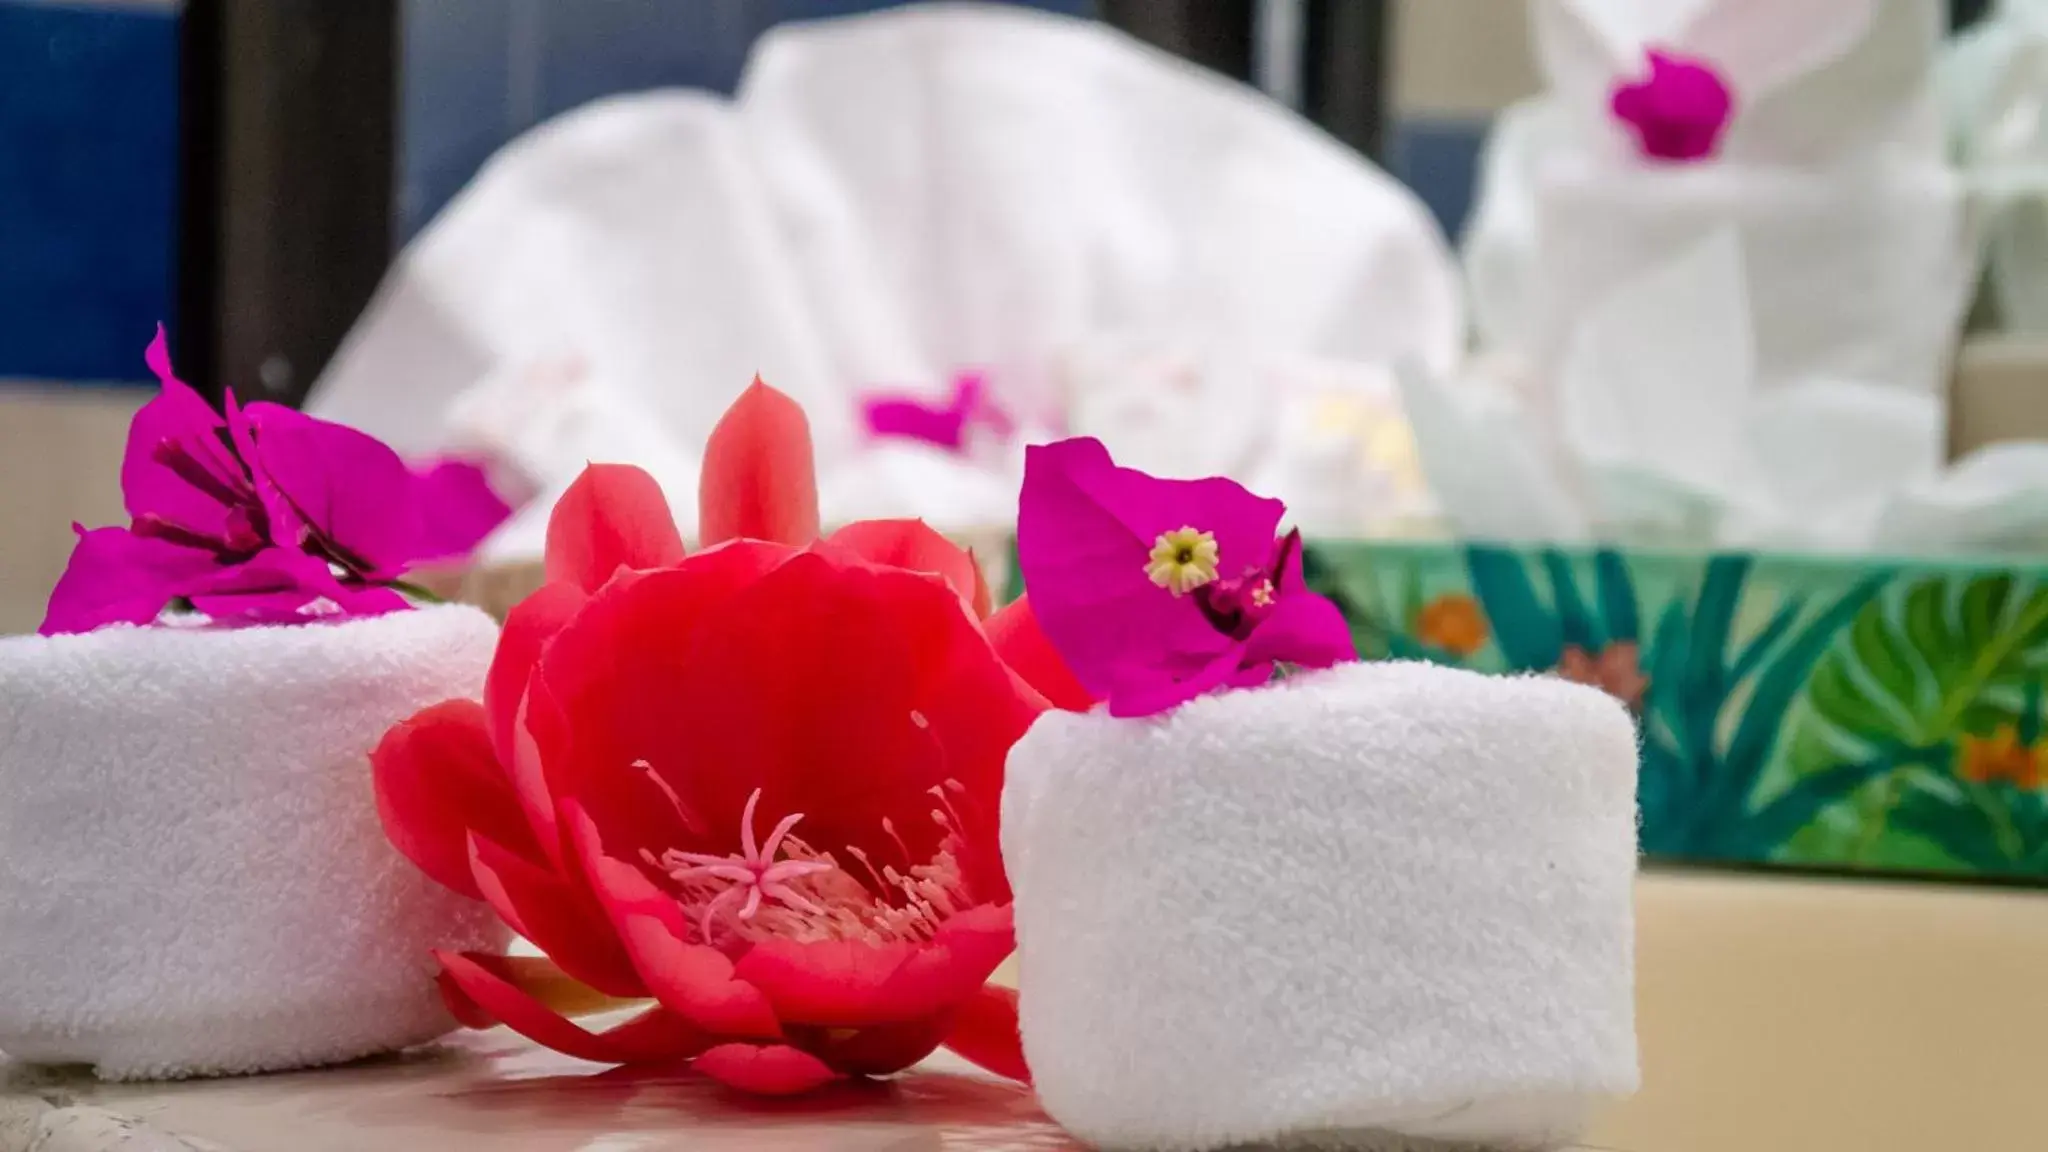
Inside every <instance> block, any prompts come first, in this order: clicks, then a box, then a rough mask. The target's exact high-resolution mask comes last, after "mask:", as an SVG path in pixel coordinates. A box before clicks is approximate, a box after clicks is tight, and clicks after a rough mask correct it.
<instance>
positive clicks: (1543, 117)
mask: <svg viewBox="0 0 2048 1152" xmlns="http://www.w3.org/2000/svg"><path fill="white" fill-rule="evenodd" d="M1530 7H1531V12H1532V15H1533V17H1534V27H1535V30H1536V37H1537V42H1538V54H1539V56H1540V57H1541V59H1542V62H1543V65H1544V69H1545V72H1546V75H1547V77H1548V80H1549V84H1550V89H1549V91H1548V92H1546V93H1545V94H1543V95H1541V96H1539V97H1536V98H1535V99H1533V100H1531V101H1529V102H1527V103H1525V104H1524V105H1522V106H1520V107H1518V108H1516V109H1514V110H1513V111H1512V112H1511V113H1510V114H1509V115H1508V116H1506V117H1504V118H1503V119H1502V121H1501V123H1500V125H1499V126H1498V128H1497V132H1496V135H1495V137H1494V139H1493V140H1492V142H1491V146H1490V152H1489V155H1488V157H1487V159H1486V163H1485V177H1484V183H1483V188H1482V190H1481V192H1482V202H1481V206H1480V209H1479V212H1478V216H1477V218H1476V220H1475V222H1474V224H1473V226H1472V228H1471V231H1470V232H1469V233H1468V235H1467V237H1466V246H1465V260H1466V270H1467V274H1468V277H1469V280H1470V284H1471V289H1472V297H1473V302H1474V311H1475V316H1476V318H1477V320H1478V324H1479V327H1480V330H1481V333H1482V335H1483V337H1484V341H1485V345H1486V348H1487V353H1488V354H1487V355H1486V356H1484V357H1481V358H1479V359H1476V360H1474V361H1472V362H1471V363H1469V364H1468V365H1467V366H1466V367H1465V369H1464V370H1462V371H1461V372H1460V373H1457V374H1456V375H1455V376H1451V377H1447V376H1445V375H1443V374H1432V373H1430V372H1428V371H1425V370H1421V369H1419V368H1417V369H1413V370H1411V371H1409V372H1407V373H1406V374H1405V376H1404V385H1405V388H1404V392H1405V396H1406V400H1407V403H1408V407H1409V412H1410V415H1411V417H1412V419H1413V420H1414V422H1415V434H1416V438H1417V441H1418V443H1419V445H1420V450H1421V455H1422V460H1423V466H1424V471H1425V472H1427V474H1428V475H1429V477H1430V479H1431V481H1432V482H1433V483H1434V484H1435V486H1436V488H1437V495H1438V497H1439V499H1440V500H1441V501H1442V503H1443V505H1444V507H1445V511H1446V513H1447V515H1448V517H1449V518H1450V519H1451V521H1452V522H1453V523H1454V524H1455V525H1456V527H1457V528H1458V529H1459V530H1460V531H1461V532H1463V533H1465V534H1467V535H1472V536H1485V537H1495V538H1509V539H1529V538H1539V539H1541V538H1547V539H1560V540H1574V539H1585V538H1588V537H1601V538H1606V539H1618V540H1622V541H1634V542H1653V543H1678V544H1688V545H1703V544H1719V545H1724V546H1733V547H1747V546H1760V545H1775V546H1783V547H1795V548H1809V547H1819V548H1861V547H1875V546H1900V547H1918V546H1932V545H1933V543H1934V542H1933V541H1931V540H1926V539H1910V540H1901V539H1899V538H1897V536H1896V535H1895V533H1896V531H1897V530H1898V529H1899V528H1900V526H1902V525H1904V524H1907V523H1920V522H1923V521H1915V520H1913V518H1910V517H1908V518H1906V519H1903V520H1902V519H1901V518H1900V517H1898V516H1897V515H1894V514H1893V510H1894V509H1895V507H1896V506H1897V505H1899V504H1900V503H1901V502H1905V503H1911V502H1912V501H1915V500H1919V499H1921V498H1922V497H1924V496H1925V495H1926V492H1927V491H1928V490H1929V488H1930V486H1939V485H1940V484H1941V482H1942V481H1941V475H1940V469H1941V463H1942V459H1943V453H1944V449H1945V427H1944V408H1945V398H1946V390H1947V376H1948V370H1949V363H1950V356H1951V352H1952V347H1953V344H1954V341H1955V338H1956V331H1957V328H1958V325H1959V322H1960V317H1961V313H1962V310H1963V306H1964V303H1965V301H1966V299H1967V296H1968V293H1969V291H1970V289H1971V288H1972V287H1973V286H1974V273H1975V267H1976V265H1975V246H1974V242H1973V240H1972V237H1971V234H1970V227H1969V221H1968V219H1967V216H1966V212H1965V207H1966V205H1965V200H1964V193H1963V186H1962V182H1961V180H1960V179H1959V178H1958V176H1957V174H1956V173H1955V172H1954V171H1953V170H1952V169H1951V167H1950V166H1949V164H1948V162H1947V158H1946V155H1945V152H1944V145H1943V137H1942V132H1941V117H1940V106H1939V103H1938V102H1937V100H1936V95H1935V90H1934V86H1933V83H1932V76H1933V65H1934V62H1935V59H1936V53H1937V49H1938V47H1939V45H1940V43H1941V33H1942V29H1943V26H1944V25H1943V21H1944V14H1943V8H1942V5H1940V4H1939V3H1937V2H1936V0H1800V2H1799V3H1785V2H1784V0H1627V2H1622V0H1530ZM1653 46H1654V47H1657V48H1659V49H1661V50H1664V51H1668V52H1673V53H1677V54H1682V55H1685V56H1688V57H1690V58H1692V59H1696V60H1699V61H1703V62H1704V63H1705V64H1706V65H1708V66H1711V67H1712V68H1714V69H1715V70H1717V72H1718V74H1719V75H1720V76H1721V77H1724V78H1725V81H1726V84H1727V87H1728V88H1729V89H1730V90H1731V91H1732V94H1733V97H1734V108H1733V115H1732V120H1730V122H1729V123H1728V125H1727V129H1726V133H1725V136H1723V138H1722V140H1721V144H1720V147H1719V148H1718V150H1717V151H1716V153H1715V154H1713V155H1708V156H1704V157H1701V158H1698V159H1696V160H1692V161H1672V160H1659V159H1655V158H1652V157H1649V156H1646V155H1643V154H1641V153H1639V152H1638V151H1637V150H1636V149H1635V148H1634V147H1632V144H1631V141H1630V139H1629V137H1628V135H1627V133H1626V132H1625V131H1624V127H1623V125H1622V124H1621V123H1619V122H1618V120H1617V118H1616V116H1615V115H1614V113H1613V112H1611V111H1610V109H1609V106H1608V103H1607V101H1608V97H1609V94H1610V93H1611V92H1612V91H1614V89H1615V88H1616V86H1617V85H1619V84H1623V83H1627V82H1629V81H1631V80H1632V79H1633V78H1634V77H1636V76H1637V75H1638V74H1639V73H1641V72H1642V71H1643V69H1644V58H1645V56H1646V55H1647V53H1648V51H1649V50H1650V48H1651V47H1653Z"/></svg>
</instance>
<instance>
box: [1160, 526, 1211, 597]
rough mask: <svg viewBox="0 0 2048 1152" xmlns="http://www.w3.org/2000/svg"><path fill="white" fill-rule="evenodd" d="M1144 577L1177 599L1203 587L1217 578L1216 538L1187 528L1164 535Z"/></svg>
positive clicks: (1161, 535)
mask: <svg viewBox="0 0 2048 1152" xmlns="http://www.w3.org/2000/svg"><path fill="white" fill-rule="evenodd" d="M1145 575H1147V576H1149V577H1151V578H1152V582H1153V583H1154V584H1157V585H1159V586H1160V587H1161V588H1164V589H1166V590H1167V591H1169V592H1171V593H1173V594H1174V595H1175V596H1182V595H1185V594H1187V593H1189V592H1192V591H1194V590H1195V589H1197V588H1200V587H1201V586H1202V585H1204V584H1207V583H1209V582H1210V581H1212V580H1214V579H1216V537H1214V536H1212V535H1210V534H1209V533H1207V532H1198V531H1196V530H1195V529H1194V528H1192V527H1187V526H1183V527H1180V528H1176V529H1174V530H1173V531H1171V532H1163V533H1161V534H1160V536H1159V539H1157V540H1155V541H1153V543H1152V557H1151V560H1150V562H1149V563H1147V564H1146V565H1145Z"/></svg>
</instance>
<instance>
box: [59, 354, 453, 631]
mask: <svg viewBox="0 0 2048 1152" xmlns="http://www.w3.org/2000/svg"><path fill="white" fill-rule="evenodd" d="M147 359H148V363H149V367H150V370H151V371H152V372H154V373H155V374H156V377H157V380H158V381H159V383H160V384H161V386H162V389H161V391H160V392H159V393H158V394H157V396H156V398H155V399H153V400H151V401H150V402H149V403H147V404H145V405H143V406H142V409H141V410H140V411H139V412H137V413H136V415H135V419H134V421H133V422H132V423H131V424H130V425H129V428H128V447H127V453H126V455H125V457H124V458H123V460H122V463H121V492H122V496H123V498H124V501H125V503H126V506H127V510H128V515H129V525H128V527H126V528H100V529H95V530H92V531H87V530H85V529H84V528H78V529H77V531H78V533H79V542H78V546H77V547H76V548H75V549H74V550H73V551H72V554H71V561H70V564H69V565H68V566H67V568H66V569H65V572H64V575H63V577H62V578H61V579H60V580H59V581H58V582H57V587H56V589H55V591H53V592H52V593H51V595H50V604H49V610H48V613H47V614H46V616H45V618H44V620H43V625H42V628H41V631H42V632H43V634H45V635H50V634H54V633H60V632H85V631H90V630H92V629H94V628H98V627H100V626H102V625H106V624H116V623H130V624H147V623H150V622H151V621H154V620H155V619H157V617H158V616H159V615H161V614H162V613H163V611H164V610H165V609H166V608H167V607H170V606H171V605H173V604H175V603H177V602H179V601H184V602H187V603H189V604H190V605H191V606H192V607H193V609H195V610H196V611H198V612H201V613H203V614H205V615H207V616H209V617H211V618H213V619H214V620H216V621H218V622H221V623H229V624H236V623H276V622H282V621H290V620H295V619H302V618H303V617H304V615H305V612H306V610H307V609H308V608H310V607H314V606H316V605H319V606H322V607H323V608H324V609H325V610H326V611H328V612H338V613H341V614H347V615H371V614H375V613H380V612H389V611H394V610H396V609H400V608H404V607H405V606H406V603H407V602H406V600H405V598H404V597H403V596H401V595H400V594H399V593H398V592H397V591H396V590H395V589H393V588H391V587H390V586H389V585H390V584H391V583H392V582H394V581H396V580H397V579H398V577H399V576H400V575H401V574H402V573H403V572H404V571H405V569H406V568H407V567H408V566H409V565H411V564H414V563H416V562H418V561H420V560H422V559H430V558H435V557H441V556H446V555H450V554H452V553H454V552H456V551H458V549H457V548H456V547H455V546H454V541H455V540H457V539H458V538H460V537H462V536H465V535H473V536H478V537H480V535H481V532H480V531H479V529H478V526H477V525H478V522H479V513H477V512H476V510H475V506H474V505H471V506H470V507H469V508H468V510H466V511H463V512H461V513H459V514H455V515H452V516H449V515H443V516H441V517H440V518H439V519H436V518H435V517H433V516H430V515H429V514H428V511H427V508H428V506H429V504H430V503H431V502H432V501H433V500H434V498H435V497H436V496H437V494H445V493H447V492H448V491H450V490H451V489H453V488H455V486H456V485H458V484H460V483H462V480H461V479H460V478H456V479H454V480H450V479H449V478H446V477H439V476H435V475H431V474H430V475H429V476H426V477H422V476H419V475H415V474H414V473H413V472H412V470H411V469H409V468H407V467H406V465H405V462H404V461H403V460H401V459H399V457H398V455H397V453H395V452H393V451H392V450H391V449H390V448H388V447H386V446H385V445H384V444H382V443H381V442H379V441H377V440H376V439H374V438H372V437H370V436H366V435H364V434H363V433H361V432H357V431H355V430H354V429H352V428H345V427H343V426H341V425H339V424H330V423H328V422H327V421H324V420H316V419H314V418H313V417H311V416H307V415H304V414H303V413H299V412H294V411H292V410H291V409H288V408H284V407H281V406H279V405H276V404H266V403H256V404H250V405H248V406H246V407H244V406H242V405H239V404H237V403H236V402H235V399H234V397H233V396H232V395H230V396H229V397H228V401H227V412H226V415H225V416H222V415H221V414H220V413H217V412H215V411H214V410H213V408H212V407H211V406H210V405H208V404H207V403H206V401H205V400H203V399H201V398H200V397H199V394H198V393H196V392H194V391H193V390H192V389H191V388H190V387H188V386H187V385H186V384H185V383H184V382H183V381H181V380H179V379H178V377H177V375H176V374H175V373H174V372H173V371H172V368H171V362H170V355H169V353H168V351H167V349H166V347H165V342H164V334H163V331H162V330H161V329H159V330H158V331H157V337H156V340H155V342H153V343H152V344H151V345H150V347H149V352H148V356H147ZM486 530H487V529H486ZM474 542H475V541H474V539H473V538H472V539H470V540H469V541H468V543H469V544H473V543H474Z"/></svg>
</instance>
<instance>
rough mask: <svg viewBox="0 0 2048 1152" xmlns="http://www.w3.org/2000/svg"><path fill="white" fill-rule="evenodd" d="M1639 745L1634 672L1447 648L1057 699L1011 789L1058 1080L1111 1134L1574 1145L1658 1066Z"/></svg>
mask: <svg viewBox="0 0 2048 1152" xmlns="http://www.w3.org/2000/svg"><path fill="white" fill-rule="evenodd" d="M1635 769H1636V740H1635V730H1634V726H1633V725H1632V724H1631V723H1630V720H1629V717H1628V714H1627V712H1625V711H1624V710H1623V709H1622V707H1621V706H1620V705H1619V704H1617V703H1616V702H1615V701H1614V700H1613V699H1612V698H1610V697H1608V696H1606V695H1604V694H1602V693H1600V692H1598V691H1595V690H1592V689H1588V688H1583V687H1580V686H1577V685H1573V684H1567V683H1565V682H1563V681H1561V680H1556V679H1550V678H1536V677H1524V678H1508V677H1496V676H1482V675H1479V674H1477V673H1471V672H1461V671H1456V670H1452V669H1447V668H1441V667H1437V666H1434V665H1428V664H1402V663H1393V664H1353V665H1346V666H1342V667H1340V668H1337V669H1333V670H1330V671H1328V672H1321V673H1314V674H1309V675H1305V676H1302V677H1300V678H1298V679H1293V680H1289V681H1287V682H1285V683H1284V684H1282V685H1278V686H1275V687H1271V688H1265V689H1261V690H1257V691H1240V692H1230V693H1225V694H1223V695H1220V696H1211V697H1205V698H1202V699H1199V700H1195V701H1193V702H1191V703H1189V704H1187V705H1186V706H1184V707H1182V708H1180V709H1178V710H1176V711H1175V712H1173V713H1170V714H1168V715H1165V716H1161V717H1157V718H1152V719H1147V720H1135V721H1134V720H1117V719H1114V718H1111V717H1109V716H1107V715H1104V714H1101V713H1092V714H1086V715H1081V714H1073V713H1048V714H1046V715H1045V716H1043V717H1041V718H1040V719H1039V720H1038V722H1037V723H1036V724H1035V725H1034V726H1033V727H1032V729H1031V730H1030V732H1028V733H1027V734H1026V735H1025V737H1024V739H1023V740H1022V741H1021V742H1019V743H1018V745H1017V746H1016V748H1015V749H1013V750H1012V752H1011V754H1010V762H1009V770H1008V779H1007V782H1006V784H1005V786H1004V794H1003V858H1004V861H1005V863H1006V865H1007V866H1008V869H1009V873H1010V878H1011V883H1012V885H1013V887H1014V889H1015V892H1016V918H1017V943H1018V962H1019V969H1018V984H1019V987H1020V989H1021V993H1022V998H1021V1002H1020V1005H1019V1007H1020V1013H1021V1018H1020V1023H1021V1031H1022V1035H1023V1040H1024V1051H1025V1056H1026V1058H1027V1059H1028V1060H1029V1061H1030V1064H1031V1068H1032V1072H1033V1075H1034V1083H1035V1087H1036V1088H1037V1091H1038V1094H1039V1098H1040V1100H1041V1101H1042V1102H1043V1103H1044V1105H1045V1107H1046V1110H1047V1112H1049V1113H1050V1114H1051V1115H1052V1116H1053V1118H1054V1119H1056V1120H1058V1121H1059V1122H1060V1123H1061V1124H1062V1125H1064V1126H1065V1127H1067V1128H1068V1129H1069V1130H1071V1131H1072V1132H1074V1134H1075V1135H1077V1136H1079V1137H1080V1138H1081V1139H1083V1140H1085V1141H1087V1142H1089V1143H1090V1144H1092V1145H1096V1146H1100V1147H1107V1148H1143V1149H1204V1148H1221V1147H1225V1146H1235V1145H1248V1144H1251V1143H1254V1142H1264V1141H1276V1142H1289V1141H1293V1140H1300V1141H1303V1142H1314V1141H1317V1140H1318V1139H1320V1140H1321V1142H1322V1143H1323V1144H1326V1145H1329V1146H1339V1144H1340V1141H1341V1142H1342V1143H1341V1146H1344V1147H1361V1146H1362V1147H1382V1146H1389V1145H1388V1144H1386V1143H1384V1142H1383V1143H1380V1144H1375V1143H1373V1141H1372V1139H1371V1138H1370V1137H1369V1136H1368V1135H1367V1133H1381V1134H1389V1133H1391V1134H1400V1135H1403V1136H1408V1137H1415V1138H1419V1139H1434V1140H1443V1141H1460V1142H1463V1141H1470V1142H1473V1143H1475V1144H1483V1145H1484V1146H1486V1147H1511V1148H1524V1147H1527V1148H1549V1147H1555V1146H1558V1145H1560V1144H1563V1143H1568V1142H1569V1141H1570V1139H1571V1138H1572V1137H1573V1136H1574V1135H1576V1134H1577V1130H1578V1128H1579V1126H1580V1125H1581V1123H1582V1122H1583V1121H1584V1119H1585V1115H1586V1112H1587V1109H1588V1108H1589V1107H1590V1106H1591V1105H1592V1104H1594V1103H1595V1102H1597V1101H1600V1100H1602V1099H1604V1098H1607V1097H1611V1096H1618V1095H1624V1094H1626V1093H1628V1092H1631V1091H1633V1090H1634V1089H1635V1087H1636V1084H1637V1076H1638V1074H1637V1065H1636V1039H1635V1030H1634V1020H1635V1018H1634V1007H1633V987H1632V981H1633V958H1634V933H1633V928H1632V925H1633V909H1632V896H1631V884H1632V880H1633V878H1634V874H1635V863H1636V861H1635V855H1636V827H1635V819H1636V814H1635V774H1636V773H1635ZM1399 1146H1401V1147H1407V1146H1408V1145H1407V1144H1401V1145H1399ZM1457 1146H1458V1147H1464V1146H1465V1144H1464V1143H1459V1144H1458V1145H1457Z"/></svg>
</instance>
